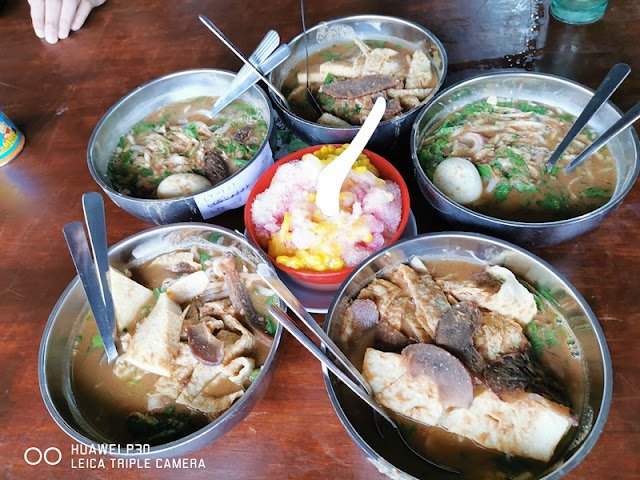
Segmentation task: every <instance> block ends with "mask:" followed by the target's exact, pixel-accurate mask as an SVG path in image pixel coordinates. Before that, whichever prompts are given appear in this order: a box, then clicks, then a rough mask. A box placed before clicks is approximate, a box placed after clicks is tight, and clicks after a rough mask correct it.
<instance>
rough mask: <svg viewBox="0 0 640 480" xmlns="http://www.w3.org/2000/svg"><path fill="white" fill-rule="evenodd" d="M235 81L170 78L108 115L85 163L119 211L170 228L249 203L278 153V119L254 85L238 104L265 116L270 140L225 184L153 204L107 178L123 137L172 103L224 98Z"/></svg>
mask: <svg viewBox="0 0 640 480" xmlns="http://www.w3.org/2000/svg"><path fill="white" fill-rule="evenodd" d="M234 78H235V74H234V73H232V72H227V71H225V70H214V69H199V70H186V71H183V72H176V73H171V74H169V75H165V76H164V77H159V78H156V79H154V80H151V81H150V82H149V83H146V84H144V85H142V86H140V87H138V88H136V89H135V90H133V91H132V92H130V93H128V94H127V95H125V96H124V97H122V98H121V99H120V100H118V102H117V103H116V104H115V105H114V106H113V107H111V108H110V109H109V111H108V112H107V113H106V114H105V115H104V117H102V119H101V120H100V121H99V122H98V125H96V128H95V130H94V131H93V134H92V135H91V139H90V140H89V147H88V149H87V160H88V163H89V171H90V172H91V175H93V178H94V180H95V181H96V182H97V183H98V185H100V187H102V189H103V190H104V191H105V193H106V194H107V195H108V196H109V198H111V200H113V202H114V203H115V204H116V205H118V206H119V207H120V208H122V209H123V210H126V211H127V212H129V213H131V214H132V215H135V216H136V217H138V218H141V219H142V220H146V221H148V222H153V223H156V224H166V223H175V222H187V221H193V222H200V221H203V220H206V219H207V218H211V217H212V216H215V215H218V214H220V213H222V212H224V211H226V210H229V209H231V208H238V207H241V206H242V205H244V204H245V203H246V201H247V197H248V196H249V190H251V187H252V186H253V184H254V183H255V181H256V180H257V179H258V177H259V176H260V175H261V174H262V173H264V171H265V170H266V169H267V168H269V167H270V166H271V165H273V155H272V153H271V152H272V150H273V148H275V128H274V115H273V111H272V110H271V104H270V102H269V98H268V97H267V95H266V94H265V93H264V91H263V90H262V89H261V88H259V87H258V86H255V85H254V86H253V87H251V88H250V89H249V90H247V91H246V92H245V93H243V94H242V95H241V96H240V97H239V98H238V100H240V101H242V102H245V103H247V104H249V105H252V106H253V107H255V108H256V109H257V110H258V111H259V112H260V113H261V114H262V117H263V119H264V121H265V122H266V123H267V126H268V131H267V136H266V139H265V141H264V142H263V144H262V146H261V147H260V148H259V149H258V151H257V152H256V155H255V156H254V157H253V159H251V160H250V161H249V163H247V165H246V166H245V167H244V168H242V169H241V170H239V171H237V172H236V173H235V174H233V175H232V176H230V177H228V178H226V179H225V180H224V181H222V182H220V183H219V184H217V185H214V186H213V187H211V188H210V189H209V190H207V191H205V192H201V193H198V194H197V195H189V196H185V197H179V198H170V199H165V200H160V199H153V200H149V199H142V198H136V197H131V196H128V195H123V194H121V193H119V192H117V191H116V190H114V189H113V187H112V185H111V181H110V180H109V177H108V176H107V165H108V164H109V160H110V158H111V156H112V155H113V151H114V150H115V148H116V146H117V145H118V142H119V139H120V137H121V136H122V135H124V134H126V133H127V132H128V131H129V130H130V129H131V128H132V127H133V126H134V125H135V124H136V123H138V122H139V121H140V120H142V119H144V118H145V117H147V116H148V115H150V114H151V113H153V112H155V111H156V110H158V109H159V108H161V107H163V106H165V105H168V104H170V103H173V102H179V101H183V100H188V99H191V98H196V97H200V96H214V97H218V96H220V95H223V94H225V93H227V91H228V90H229V85H230V84H231V82H232V81H233V79H234ZM196 197H198V198H199V199H202V200H200V202H206V205H207V208H205V209H204V212H205V213H204V214H203V213H202V212H201V211H200V208H199V207H198V204H197V203H196ZM207 212H208V213H207Z"/></svg>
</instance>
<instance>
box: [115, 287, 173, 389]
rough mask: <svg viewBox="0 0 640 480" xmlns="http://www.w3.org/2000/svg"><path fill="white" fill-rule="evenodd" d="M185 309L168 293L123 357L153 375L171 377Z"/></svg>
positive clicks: (147, 319) (139, 328)
mask: <svg viewBox="0 0 640 480" xmlns="http://www.w3.org/2000/svg"><path fill="white" fill-rule="evenodd" d="M181 330H182V309H181V308H180V305H178V304H177V303H175V302H174V301H173V300H171V299H170V298H169V297H168V296H167V294H166V293H162V294H160V296H159V297H158V301H157V303H156V306H155V307H153V310H151V313H150V314H149V316H147V318H145V319H144V320H143V321H142V322H141V323H140V325H138V328H137V329H136V331H135V333H134V335H133V338H132V339H131V343H130V344H129V348H127V351H126V352H125V353H124V354H123V358H124V359H125V360H126V361H127V362H129V363H130V364H132V365H135V366H136V367H139V368H141V369H143V370H146V371H147V372H150V373H155V374H158V375H163V376H165V377H168V376H170V375H171V369H172V364H173V360H174V358H175V356H176V354H177V353H178V342H179V341H180V331H181Z"/></svg>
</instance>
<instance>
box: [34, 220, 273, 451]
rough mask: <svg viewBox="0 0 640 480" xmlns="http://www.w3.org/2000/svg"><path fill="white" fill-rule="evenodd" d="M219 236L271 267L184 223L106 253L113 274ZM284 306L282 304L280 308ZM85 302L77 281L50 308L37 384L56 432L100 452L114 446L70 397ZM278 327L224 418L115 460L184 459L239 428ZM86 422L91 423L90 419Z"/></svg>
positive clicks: (256, 393) (238, 239)
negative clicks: (135, 261)
mask: <svg viewBox="0 0 640 480" xmlns="http://www.w3.org/2000/svg"><path fill="white" fill-rule="evenodd" d="M213 233H215V234H221V235H222V236H223V237H224V239H223V240H218V241H219V242H222V243H223V244H224V245H234V246H236V247H238V248H239V249H240V250H241V251H242V252H243V254H244V255H245V258H247V259H248V260H249V261H251V262H252V263H255V264H257V263H266V264H269V261H268V260H267V258H266V257H265V256H264V255H263V254H262V253H261V252H260V251H259V250H258V249H257V248H255V247H254V246H252V245H251V244H250V243H249V242H248V241H247V240H246V239H245V238H244V237H243V236H241V235H239V234H237V233H234V232H232V231H230V230H227V229H226V228H222V227H218V226H215V225H207V224H198V223H182V224H175V225H169V226H164V227H155V228H152V229H149V230H145V231H143V232H140V233H138V234H136V235H133V236H131V237H129V238H126V239H124V240H122V241H121V242H119V243H117V244H115V245H114V246H112V247H111V248H110V249H109V263H110V264H111V265H112V266H113V267H115V268H121V267H122V268H124V267H125V266H126V265H127V264H128V263H129V262H130V261H131V259H132V258H134V257H135V258H140V257H143V258H149V257H154V256H156V255H160V254H163V253H168V252H171V251H173V250H174V249H175V245H176V242H178V241H179V242H184V241H187V240H185V239H188V237H193V236H204V237H205V238H208V237H209V236H210V235H211V234H213ZM282 305H283V304H281V306H282ZM88 308H89V307H88V304H87V299H86V296H85V294H84V291H83V289H82V286H81V284H80V281H79V279H78V277H76V278H75V279H74V280H73V281H72V282H71V283H70V284H69V286H68V287H67V288H66V290H65V291H64V293H63V294H62V296H61V297H60V299H59V300H58V303H56V306H55V307H54V308H53V311H52V312H51V316H50V317H49V320H48V322H47V325H46V327H45V329H44V333H43V335H42V341H41V343H40V353H39V356H38V378H39V382H40V392H41V394H42V398H43V400H44V403H45V405H46V407H47V410H49V414H51V416H52V417H53V419H54V420H55V422H56V423H57V424H58V426H59V427H60V428H61V429H62V430H63V431H64V432H65V433H66V434H67V435H69V436H70V437H71V438H72V439H73V440H74V441H75V442H77V443H83V444H85V445H88V446H91V445H92V446H94V447H96V448H98V447H99V446H100V444H105V443H106V444H115V443H117V442H115V441H113V440H112V439H109V438H104V437H103V435H102V434H101V433H100V432H98V431H96V430H95V429H94V428H93V427H92V426H91V425H90V421H87V420H85V418H84V416H83V412H81V411H80V409H79V408H78V405H77V404H76V401H75V399H74V396H73V389H72V386H71V381H72V380H71V377H72V375H71V354H72V347H73V343H74V338H75V336H76V335H77V334H78V331H79V328H80V325H81V323H82V322H83V321H84V316H85V315H86V313H87V310H88ZM281 336H282V326H280V325H278V327H277V330H276V333H275V335H274V340H273V346H272V348H271V351H270V352H269V355H268V356H267V360H266V361H265V363H264V365H263V366H262V369H261V373H260V375H259V376H258V378H257V380H256V381H255V382H254V383H253V384H252V385H251V386H250V388H249V389H248V390H247V392H246V393H245V394H244V395H243V396H242V397H241V398H240V399H239V400H238V401H237V402H235V403H234V404H233V405H232V406H231V408H229V409H228V410H227V411H225V412H224V413H223V414H222V415H220V416H219V417H218V418H216V419H215V420H214V421H212V422H211V423H209V424H208V425H207V426H205V427H203V428H201V429H200V430H198V431H197V432H194V433H192V434H191V435H188V436H186V437H184V438H181V439H179V440H176V441H174V442H171V443H167V444H164V445H158V446H155V447H151V448H150V450H148V451H145V452H140V451H139V450H137V449H136V450H132V451H127V449H125V447H124V446H122V448H121V450H120V452H119V453H116V454H117V456H127V457H143V456H144V457H147V458H163V457H173V456H181V455H185V454H187V453H189V452H192V451H194V450H197V449H200V448H202V447H204V446H205V445H208V444H210V443H212V442H214V441H216V440H217V439H219V438H220V437H222V436H223V435H225V434H226V433H227V432H229V431H230V430H231V429H232V428H233V427H235V426H236V425H237V424H238V423H240V422H241V421H242V420H243V419H244V418H245V417H246V415H247V414H248V413H249V412H250V411H251V409H253V407H254V406H255V405H256V403H257V402H258V401H259V400H260V398H261V397H262V395H263V394H264V393H265V392H266V391H267V389H268V388H269V385H270V384H271V381H272V380H273V376H274V374H275V371H276V368H277V364H278V361H279V357H280V351H281V349H278V345H279V344H280V338H281ZM89 420H90V419H89Z"/></svg>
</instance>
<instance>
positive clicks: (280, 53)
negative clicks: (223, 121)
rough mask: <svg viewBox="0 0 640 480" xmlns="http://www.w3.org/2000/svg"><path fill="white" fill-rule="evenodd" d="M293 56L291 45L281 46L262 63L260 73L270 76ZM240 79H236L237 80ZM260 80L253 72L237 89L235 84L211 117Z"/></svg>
mask: <svg viewBox="0 0 640 480" xmlns="http://www.w3.org/2000/svg"><path fill="white" fill-rule="evenodd" d="M290 54H291V50H290V49H289V45H280V46H279V47H278V48H277V49H276V51H275V52H273V54H272V55H271V56H270V57H269V58H267V59H266V60H265V61H263V62H262V63H260V66H259V68H260V71H261V72H262V73H264V74H265V75H268V74H269V72H271V70H273V69H274V68H276V67H277V66H278V65H280V64H281V63H282V62H284V61H285V60H286V59H287V58H289V55H290ZM237 78H238V77H236V80H237ZM258 80H259V78H258V77H256V75H255V74H254V73H253V72H249V74H248V75H247V76H246V78H244V79H243V80H242V81H241V82H239V83H238V84H237V85H236V86H235V87H234V86H233V84H232V85H231V86H230V87H229V88H230V90H229V92H228V93H227V94H226V95H225V96H224V97H220V98H221V100H220V101H218V102H216V105H214V106H213V108H212V109H211V117H212V118H213V117H215V116H216V115H217V114H218V113H220V112H221V111H222V109H224V107H226V106H227V105H229V104H230V103H231V102H233V101H234V100H235V99H236V98H238V97H239V96H240V95H242V94H243V93H244V92H245V91H247V90H248V89H249V87H251V86H253V85H255V84H256V83H257V82H258ZM234 83H235V80H234Z"/></svg>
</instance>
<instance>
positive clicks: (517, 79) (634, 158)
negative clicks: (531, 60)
mask: <svg viewBox="0 0 640 480" xmlns="http://www.w3.org/2000/svg"><path fill="white" fill-rule="evenodd" d="M489 95H495V96H497V97H501V98H513V99H519V100H530V101H535V102H539V103H542V104H546V105H551V106H554V107H559V108H561V109H563V110H565V111H566V112H568V113H570V114H572V115H575V116H577V115H579V114H580V112H581V111H582V110H583V109H584V107H585V105H586V104H587V103H588V102H589V100H590V99H591V97H592V96H593V91H592V90H590V89H588V88H586V87H584V86H582V85H580V84H578V83H576V82H573V81H571V80H567V79H566V78H561V77H557V76H555V75H549V74H544V73H529V72H517V73H513V72H499V73H491V74H487V75H480V76H477V77H474V78H471V79H469V80H465V81H462V82H460V83H457V84H456V85H453V86H452V87H449V88H448V89H446V90H445V91H443V92H441V93H440V94H438V95H437V96H436V97H435V98H434V99H433V100H432V102H431V103H430V104H429V106H428V107H427V108H425V109H424V110H423V111H422V112H421V113H420V115H419V116H418V118H417V119H416V122H415V123H414V125H413V128H412V130H411V156H412V158H413V166H414V170H415V173H416V178H417V180H418V186H419V187H420V190H421V192H422V194H423V195H424V197H425V198H426V199H427V200H428V201H429V203H431V205H433V207H434V208H435V209H436V210H437V211H438V212H440V214H441V215H443V216H444V217H445V218H446V219H447V220H449V221H451V222H452V223H454V224H460V225H462V226H464V227H466V228H465V229H471V230H474V231H478V232H482V233H487V234H490V235H495V236H497V237H500V238H504V239H505V240H509V241H511V242H514V243H517V244H519V245H523V246H535V247H540V246H545V245H555V244H558V243H562V242H565V241H567V240H569V239H571V238H574V237H577V236H578V235H582V234H583V233H585V232H588V231H589V230H591V229H593V228H595V227H596V226H597V225H598V224H599V223H600V222H602V221H603V220H604V219H605V218H606V217H607V216H608V215H609V214H610V213H611V212H612V211H613V210H615V208H616V207H617V206H618V205H619V204H620V202H622V199H623V198H624V196H625V195H626V194H627V193H628V192H629V190H630V189H631V187H632V186H633V184H634V182H635V180H636V178H637V176H638V171H639V170H640V162H639V160H638V153H639V151H640V143H639V142H638V135H637V133H636V132H635V130H634V129H633V128H629V129H628V130H626V131H625V132H623V133H621V134H620V135H618V136H617V137H615V138H614V139H612V140H611V141H610V142H609V143H608V147H609V149H610V150H611V153H612V154H613V157H614V158H615V161H616V167H617V176H618V179H617V184H616V189H615V191H614V194H613V196H612V197H611V199H610V200H609V201H608V202H607V203H606V204H605V205H603V206H602V207H600V208H598V209H596V210H594V211H592V212H589V213H587V214H584V215H581V216H579V217H574V218H571V219H568V220H562V221H556V222H544V223H523V222H514V221H508V220H501V219H498V218H495V217H489V216H487V215H483V214H480V213H477V212H474V211H473V210H470V209H469V208H466V207H463V206H462V205H460V204H458V203H456V202H454V201H452V200H451V199H450V198H449V197H447V196H446V195H444V194H443V193H442V192H440V190H438V188H437V187H436V186H435V185H434V184H433V182H432V181H431V180H430V179H429V178H428V177H427V175H426V174H425V172H424V170H423V169H422V167H421V165H420V160H419V157H418V154H419V152H420V149H421V145H422V142H423V139H424V137H425V136H426V134H427V132H428V131H429V130H430V129H431V127H432V126H433V125H435V124H437V123H438V122H439V121H440V120H442V119H443V118H444V117H446V116H447V115H449V114H451V113H453V112H454V111H456V110H458V109H461V108H463V107H464V106H465V105H468V104H470V103H473V102H475V101H478V100H485V99H486V98H487V97H488V96H489ZM620 116H621V112H620V110H619V109H618V108H617V107H616V106H615V105H614V104H613V103H611V102H607V103H606V104H604V105H603V106H602V107H601V108H600V110H598V112H597V113H596V114H595V115H594V116H593V117H592V119H591V121H590V122H589V125H590V126H591V127H593V128H594V129H595V130H596V131H597V132H598V134H602V133H603V132H604V131H605V130H606V129H607V128H608V127H610V126H611V125H613V123H614V122H615V121H616V120H618V119H619V118H620ZM587 161H588V160H587Z"/></svg>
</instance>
